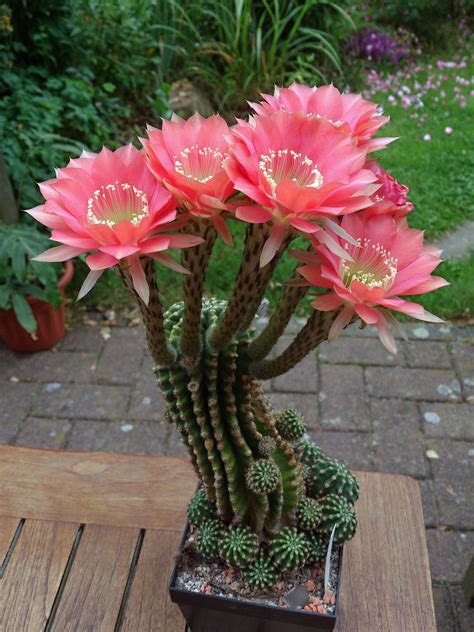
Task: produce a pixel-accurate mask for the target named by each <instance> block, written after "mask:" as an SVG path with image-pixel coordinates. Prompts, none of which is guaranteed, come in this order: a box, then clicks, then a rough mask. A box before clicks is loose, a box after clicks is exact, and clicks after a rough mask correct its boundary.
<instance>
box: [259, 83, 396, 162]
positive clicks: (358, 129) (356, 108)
mask: <svg viewBox="0 0 474 632" xmlns="http://www.w3.org/2000/svg"><path fill="white" fill-rule="evenodd" d="M262 96H263V98H264V101H262V102H261V103H251V104H250V105H251V106H252V108H253V109H254V110H255V112H256V113H257V114H258V115H259V116H265V115H266V114H268V113H270V112H277V111H278V110H284V111H286V112H293V113H294V112H303V113H304V114H306V115H313V116H315V117H316V118H321V117H323V118H325V119H327V120H328V121H330V122H331V123H332V124H333V125H334V126H335V127H346V128H348V129H349V130H350V133H351V134H352V137H353V139H354V141H355V143H356V144H357V145H358V147H360V148H364V149H366V150H367V152H368V153H370V152H373V151H377V150H379V149H383V148H384V147H386V146H387V145H388V144H389V143H391V142H392V141H394V140H396V138H373V136H374V135H375V134H376V133H377V132H378V130H379V129H380V128H381V127H382V125H385V123H388V121H389V120H390V117H388V116H381V114H380V110H379V108H378V106H377V105H376V104H375V103H371V102H370V101H366V100H365V99H363V98H362V97H361V95H360V94H351V93H346V94H343V93H341V92H339V90H338V89H337V88H335V87H334V86H333V85H332V84H331V85H329V86H321V87H320V88H316V87H313V88H310V87H308V86H305V85H301V84H298V83H293V84H292V85H291V86H290V87H289V88H278V87H276V88H275V92H274V94H273V95H270V94H264V95H262Z"/></svg>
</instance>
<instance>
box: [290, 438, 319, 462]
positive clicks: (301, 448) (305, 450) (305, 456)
mask: <svg viewBox="0 0 474 632" xmlns="http://www.w3.org/2000/svg"><path fill="white" fill-rule="evenodd" d="M296 449H297V451H298V455H299V459H300V461H301V462H302V463H304V464H305V465H308V466H309V467H311V466H312V465H313V464H314V463H315V461H316V460H317V459H319V458H321V457H323V456H324V452H323V451H322V450H321V448H320V447H318V446H317V445H316V444H315V443H314V441H312V440H311V439H309V438H308V437H302V438H301V439H300V440H299V441H298V442H297V443H296Z"/></svg>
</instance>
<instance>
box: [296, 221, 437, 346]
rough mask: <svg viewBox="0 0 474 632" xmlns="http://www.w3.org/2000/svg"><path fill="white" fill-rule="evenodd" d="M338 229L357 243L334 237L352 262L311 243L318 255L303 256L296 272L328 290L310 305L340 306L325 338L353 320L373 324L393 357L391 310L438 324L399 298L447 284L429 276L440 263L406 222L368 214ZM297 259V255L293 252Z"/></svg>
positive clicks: (326, 308) (328, 308) (321, 308)
mask: <svg viewBox="0 0 474 632" xmlns="http://www.w3.org/2000/svg"><path fill="white" fill-rule="evenodd" d="M341 224H342V227H343V229H344V230H345V231H346V232H347V233H348V234H349V235H351V236H352V237H353V238H354V239H355V240H356V241H357V245H356V246H355V245H354V244H352V243H349V242H347V241H345V240H344V239H343V238H342V237H340V236H338V235H336V234H334V239H336V240H339V242H340V245H341V248H344V249H345V250H347V251H348V252H349V253H350V255H351V256H352V261H348V260H347V259H342V258H341V257H340V256H338V255H337V254H335V253H334V252H332V251H330V250H329V248H327V246H325V245H324V244H315V250H316V253H317V256H316V257H315V256H314V255H308V254H304V255H303V259H304V260H305V261H306V263H305V265H303V266H301V267H300V268H298V272H300V274H301V275H302V276H303V277H304V278H305V279H307V281H308V282H309V283H310V284H311V285H314V286H316V287H318V288H326V289H327V290H329V291H328V292H326V293H325V294H322V295H319V296H317V297H316V298H315V299H314V300H313V301H312V303H311V305H312V307H314V308H315V309H317V310H319V311H333V310H335V309H339V308H341V307H342V308H343V309H342V310H341V311H340V312H339V315H338V317H337V318H336V319H335V321H334V323H333V325H332V327H331V330H330V331H329V336H328V339H329V340H331V339H333V338H335V337H336V336H337V335H338V334H339V333H340V332H341V330H342V329H343V328H344V327H345V326H346V325H347V324H348V323H349V322H350V321H351V320H352V319H353V318H356V317H359V318H360V319H361V320H362V321H363V322H364V323H367V324H370V325H375V326H376V327H377V330H378V333H379V337H380V339H381V341H382V343H383V344H384V345H385V346H386V347H387V349H388V350H389V351H391V352H392V353H396V345H395V340H394V338H393V335H392V334H391V332H390V329H389V327H388V326H387V319H388V320H390V322H393V317H392V316H391V314H390V312H388V310H390V309H392V310H395V311H398V312H402V313H404V314H407V315H408V316H412V317H414V318H418V319H419V320H426V321H431V322H440V320H439V319H438V318H437V317H436V316H434V315H433V314H430V313H429V312H427V311H426V310H425V309H424V308H423V307H422V306H421V305H418V304H417V303H413V302H409V301H405V300H403V299H401V298H399V297H400V296H405V295H410V294H425V293H426V292H430V291H432V290H434V289H436V288H439V287H442V286H443V285H446V284H447V282H446V281H445V280H444V279H442V278H441V277H436V276H431V272H433V270H434V269H435V268H436V266H437V265H438V264H439V263H440V261H441V259H440V257H439V255H440V251H438V250H436V249H434V248H431V247H429V246H423V232H422V231H420V230H415V229H410V228H408V225H407V223H406V221H405V220H401V221H398V222H397V221H396V220H395V218H394V217H391V216H389V215H374V216H371V214H370V211H363V212H361V213H358V214H356V215H355V214H354V215H348V216H346V217H344V218H343V219H342V222H341ZM295 254H296V257H298V256H299V257H301V255H298V254H297V253H295Z"/></svg>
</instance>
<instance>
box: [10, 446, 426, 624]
mask: <svg viewBox="0 0 474 632" xmlns="http://www.w3.org/2000/svg"><path fill="white" fill-rule="evenodd" d="M357 477H358V479H359V482H360V486H361V497H360V500H359V502H358V503H357V513H358V518H359V529H358V532H357V535H356V536H355V537H354V539H353V540H351V542H350V543H348V544H347V545H346V547H345V551H344V564H343V576H342V580H341V589H340V599H341V602H340V612H341V614H340V620H339V621H338V624H337V627H336V630H337V632H436V624H435V617H434V610H433V599H432V593H431V582H430V573H429V566H428V555H427V550H426V542H425V531H424V525H423V514H422V508H421V499H420V493H419V489H418V485H417V483H416V482H415V481H414V480H413V479H411V478H407V477H404V476H392V475H388V474H372V473H364V472H359V473H357ZM0 481H1V491H0V561H1V562H2V566H1V567H0V577H1V579H0V631H1V632H42V631H46V632H48V631H50V630H51V631H54V632H86V631H88V632H89V631H90V632H99V631H100V632H119V631H120V632H184V630H185V624H184V620H183V618H182V616H181V614H180V612H179V610H178V608H177V607H176V606H175V605H174V604H172V603H171V601H170V599H169V597H168V593H167V581H168V576H169V573H170V568H171V565H172V562H173V557H174V555H175V553H176V550H177V545H178V540H179V538H180V535H181V530H182V527H183V523H184V519H185V510H186V504H187V501H188V499H189V498H190V496H191V495H192V493H193V492H194V489H195V485H196V480H195V477H194V474H193V472H192V470H191V467H190V465H189V464H188V463H187V461H186V460H183V459H179V458H173V457H145V456H135V455H125V454H120V455H119V454H106V453H95V452H92V453H91V452H68V451H60V450H35V449H31V448H20V447H9V446H0Z"/></svg>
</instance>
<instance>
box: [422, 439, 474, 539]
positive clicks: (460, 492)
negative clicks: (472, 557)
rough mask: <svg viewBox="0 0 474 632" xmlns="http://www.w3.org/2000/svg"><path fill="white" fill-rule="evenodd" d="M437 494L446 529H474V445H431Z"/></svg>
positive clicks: (443, 443) (465, 443) (452, 442)
mask: <svg viewBox="0 0 474 632" xmlns="http://www.w3.org/2000/svg"><path fill="white" fill-rule="evenodd" d="M428 446H429V448H431V449H433V450H435V452H436V454H437V455H438V456H439V458H438V459H433V460H432V461H431V468H432V471H433V476H434V481H433V486H434V492H435V496H436V499H437V501H438V505H439V520H440V523H441V524H443V525H449V526H454V527H460V528H474V511H473V508H474V485H473V481H474V443H468V442H466V441H449V440H447V441H439V440H438V441H430V442H429V444H428Z"/></svg>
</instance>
